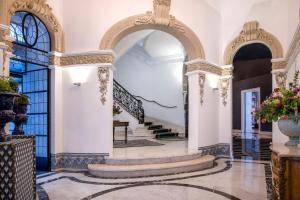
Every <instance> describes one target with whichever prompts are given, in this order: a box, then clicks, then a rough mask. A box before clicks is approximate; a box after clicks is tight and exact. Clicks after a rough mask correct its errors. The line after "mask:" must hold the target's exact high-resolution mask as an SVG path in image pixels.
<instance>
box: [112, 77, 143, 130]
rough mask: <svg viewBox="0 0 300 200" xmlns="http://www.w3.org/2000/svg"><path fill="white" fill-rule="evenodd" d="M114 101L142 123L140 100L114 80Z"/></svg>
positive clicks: (141, 104)
mask: <svg viewBox="0 0 300 200" xmlns="http://www.w3.org/2000/svg"><path fill="white" fill-rule="evenodd" d="M113 95H114V101H115V102H117V103H118V104H119V105H120V106H121V107H122V108H123V109H124V110H125V111H127V112H128V113H129V114H131V115H132V116H133V117H134V118H136V119H137V120H138V121H139V123H140V124H142V123H144V116H145V115H144V109H143V103H142V101H141V100H138V99H137V98H135V97H134V96H133V95H132V94H130V93H129V92H128V91H127V90H126V89H125V88H124V87H123V86H122V85H121V84H119V83H118V82H117V81H115V80H114V89H113Z"/></svg>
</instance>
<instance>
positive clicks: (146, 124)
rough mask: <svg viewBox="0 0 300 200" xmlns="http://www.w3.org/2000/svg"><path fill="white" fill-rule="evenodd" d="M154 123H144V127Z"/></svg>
mask: <svg viewBox="0 0 300 200" xmlns="http://www.w3.org/2000/svg"><path fill="white" fill-rule="evenodd" d="M152 124H153V123H152V122H144V125H145V126H150V125H152Z"/></svg>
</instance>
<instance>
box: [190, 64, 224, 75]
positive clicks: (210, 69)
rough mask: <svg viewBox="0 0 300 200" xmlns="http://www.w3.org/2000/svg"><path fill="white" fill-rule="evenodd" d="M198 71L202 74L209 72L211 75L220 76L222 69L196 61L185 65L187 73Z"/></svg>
mask: <svg viewBox="0 0 300 200" xmlns="http://www.w3.org/2000/svg"><path fill="white" fill-rule="evenodd" d="M198 70H200V71H204V72H210V73H213V74H217V75H219V76H221V75H222V69H221V68H220V67H218V66H216V65H214V64H211V63H208V62H204V61H198V62H195V63H192V64H188V65H187V72H192V71H198Z"/></svg>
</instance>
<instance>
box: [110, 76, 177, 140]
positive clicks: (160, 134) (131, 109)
mask: <svg viewBox="0 0 300 200" xmlns="http://www.w3.org/2000/svg"><path fill="white" fill-rule="evenodd" d="M113 97H114V101H115V102H117V103H118V104H119V105H120V106H121V107H122V108H123V109H124V110H125V111H126V112H128V113H129V114H131V115H132V116H133V117H134V118H136V119H137V120H138V121H139V124H143V123H144V121H145V113H144V109H143V103H142V101H141V100H139V99H137V98H136V97H135V96H133V95H132V94H131V93H129V92H128V91H127V90H126V89H125V88H124V87H123V86H122V85H121V84H120V83H118V82H117V81H116V80H114V84H113ZM144 126H145V127H146V128H147V129H148V130H149V131H152V133H153V134H154V135H155V138H156V139H160V138H169V137H178V135H179V133H176V132H173V131H172V130H171V129H166V128H163V125H159V124H158V125H157V124H153V122H145V123H144Z"/></svg>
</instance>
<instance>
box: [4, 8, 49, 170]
mask: <svg viewBox="0 0 300 200" xmlns="http://www.w3.org/2000/svg"><path fill="white" fill-rule="evenodd" d="M10 34H11V36H12V37H13V38H14V39H15V42H14V45H13V53H14V55H15V57H14V58H12V59H11V61H10V75H11V76H12V77H14V78H15V80H17V81H18V82H19V84H20V91H21V92H22V93H24V94H26V95H28V96H29V97H30V105H29V107H28V116H29V119H28V122H27V124H26V125H24V127H23V128H24V130H25V132H26V134H33V135H36V155H37V169H38V170H48V169H49V160H50V158H49V157H50V156H49V69H48V64H49V57H48V53H49V52H50V50H51V41H50V36H49V32H48V30H47V28H46V26H45V25H44V23H43V22H42V21H41V20H40V19H39V18H37V17H36V16H34V15H33V14H31V13H28V12H16V14H15V15H14V16H12V18H11V24H10ZM12 126H13V125H12ZM12 126H11V129H13V127H12Z"/></svg>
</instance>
